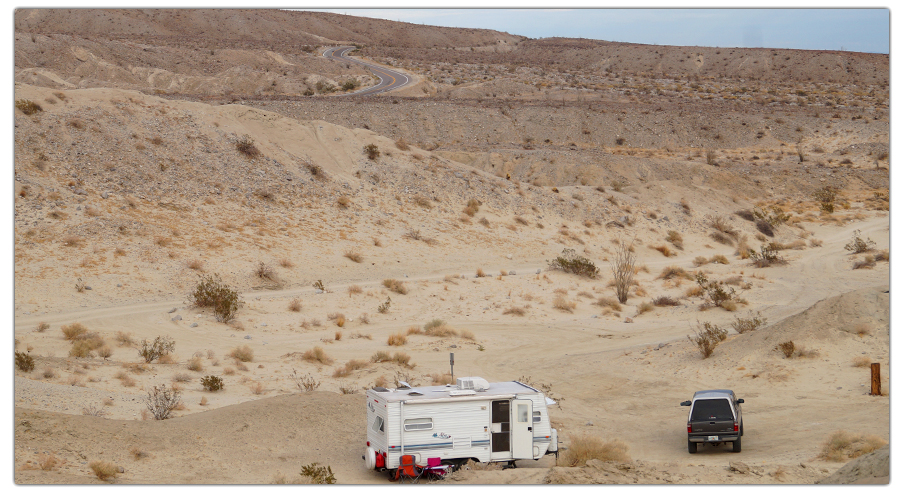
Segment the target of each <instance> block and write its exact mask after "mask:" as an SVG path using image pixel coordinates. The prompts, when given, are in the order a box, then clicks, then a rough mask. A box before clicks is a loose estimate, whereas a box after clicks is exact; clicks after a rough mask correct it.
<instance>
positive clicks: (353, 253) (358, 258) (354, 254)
mask: <svg viewBox="0 0 900 500" xmlns="http://www.w3.org/2000/svg"><path fill="white" fill-rule="evenodd" d="M344 257H347V258H348V259H350V260H352V261H353V262H356V263H357V264H359V263H360V262H362V261H363V258H362V255H361V254H360V253H359V251H358V250H356V249H351V250H347V251H346V252H344Z"/></svg>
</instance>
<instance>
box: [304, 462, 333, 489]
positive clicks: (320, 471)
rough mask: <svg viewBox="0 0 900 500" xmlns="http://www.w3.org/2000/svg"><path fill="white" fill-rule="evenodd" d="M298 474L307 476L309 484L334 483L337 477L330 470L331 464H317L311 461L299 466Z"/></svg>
mask: <svg viewBox="0 0 900 500" xmlns="http://www.w3.org/2000/svg"><path fill="white" fill-rule="evenodd" d="M300 475H301V476H303V477H305V478H307V479H308V480H309V483H310V484H335V483H337V479H335V477H334V473H332V472H331V466H330V465H329V466H327V467H326V466H324V465H319V464H318V462H313V463H311V464H309V465H304V466H303V467H301V468H300Z"/></svg>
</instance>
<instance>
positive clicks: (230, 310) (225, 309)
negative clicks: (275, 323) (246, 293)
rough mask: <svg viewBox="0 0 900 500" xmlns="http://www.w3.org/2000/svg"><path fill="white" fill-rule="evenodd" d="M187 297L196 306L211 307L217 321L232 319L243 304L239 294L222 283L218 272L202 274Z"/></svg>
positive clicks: (223, 321)
mask: <svg viewBox="0 0 900 500" xmlns="http://www.w3.org/2000/svg"><path fill="white" fill-rule="evenodd" d="M188 299H189V300H190V301H191V303H193V304H194V305H195V306H197V307H212V308H213V314H214V315H215V317H216V321H218V322H219V323H227V322H229V321H231V320H232V319H234V316H235V314H237V310H238V309H239V308H240V307H241V306H242V305H244V302H243V301H242V300H241V295H240V294H239V293H238V292H237V291H235V290H233V289H232V288H231V287H229V286H228V285H226V284H224V283H222V281H221V278H219V275H218V274H214V275H212V276H209V275H205V276H202V277H201V278H200V282H199V283H197V286H196V287H195V288H194V291H193V292H191V294H190V295H189V296H188Z"/></svg>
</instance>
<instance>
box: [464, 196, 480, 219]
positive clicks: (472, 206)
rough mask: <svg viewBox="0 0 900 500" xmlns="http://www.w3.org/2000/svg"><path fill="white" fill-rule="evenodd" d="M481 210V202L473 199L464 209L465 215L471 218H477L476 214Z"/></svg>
mask: <svg viewBox="0 0 900 500" xmlns="http://www.w3.org/2000/svg"><path fill="white" fill-rule="evenodd" d="M479 208H481V202H480V201H478V200H476V199H475V198H472V199H470V200H469V201H468V203H466V208H464V209H463V213H464V214H466V215H468V216H469V217H475V214H476V213H478V209H479Z"/></svg>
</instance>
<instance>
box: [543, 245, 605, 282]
mask: <svg viewBox="0 0 900 500" xmlns="http://www.w3.org/2000/svg"><path fill="white" fill-rule="evenodd" d="M549 267H550V269H558V270H560V271H564V272H567V273H572V274H577V275H578V276H584V277H585V278H591V279H594V278H596V277H597V276H598V275H599V274H600V272H599V270H598V269H597V266H595V265H594V263H593V262H591V261H590V260H588V259H587V258H586V257H583V256H581V255H576V254H575V250H574V249H572V248H566V249H564V250H563V251H562V255H560V256H559V257H557V258H555V259H553V260H551V261H549Z"/></svg>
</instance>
